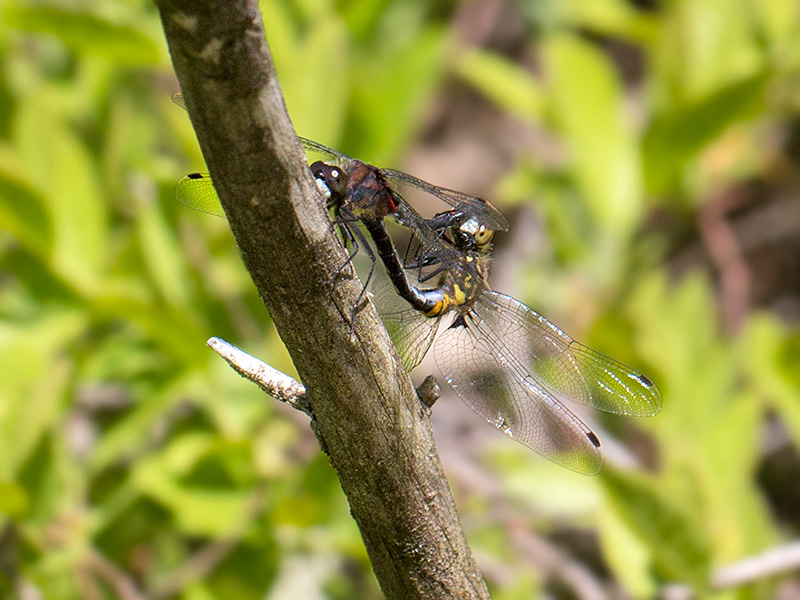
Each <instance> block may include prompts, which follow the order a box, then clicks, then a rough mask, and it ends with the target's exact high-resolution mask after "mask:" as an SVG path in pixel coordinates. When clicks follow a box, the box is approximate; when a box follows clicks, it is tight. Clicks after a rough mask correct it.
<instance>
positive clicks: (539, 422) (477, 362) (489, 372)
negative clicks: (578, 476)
mask: <svg viewBox="0 0 800 600" xmlns="http://www.w3.org/2000/svg"><path fill="white" fill-rule="evenodd" d="M434 354H435V357H436V363H437V365H438V366H439V369H440V370H441V371H442V374H443V375H444V377H445V379H447V382H448V383H449V384H450V385H451V386H452V387H453V389H454V390H455V391H456V393H457V394H458V395H459V396H460V397H461V399H462V400H464V402H466V403H467V405H468V406H469V407H470V408H471V409H472V410H474V411H475V412H476V413H478V414H479V415H481V416H482V417H483V418H485V419H486V420H487V421H488V422H489V423H491V424H492V425H494V426H495V427H497V428H498V429H500V430H501V431H503V432H504V433H506V434H507V435H509V436H510V437H512V438H513V439H515V440H516V441H518V442H520V443H521V444H524V445H525V446H528V447H529V448H530V449H532V450H534V451H535V452H538V453H539V454H541V455H542V456H544V457H545V458H548V459H550V460H552V461H553V462H556V463H558V464H560V465H563V466H565V467H567V468H569V469H572V470H573V471H577V472H579V473H585V474H587V475H593V474H595V473H597V472H598V471H599V470H600V467H602V465H603V455H602V454H601V452H600V442H599V440H598V439H597V436H595V434H594V433H592V431H591V430H590V429H589V428H588V427H587V426H586V425H585V424H584V423H583V422H582V421H581V420H580V419H579V418H578V417H576V416H575V415H574V414H573V413H572V412H571V411H570V410H569V409H567V408H566V407H565V406H564V405H563V404H561V402H559V401H558V400H557V399H556V398H555V397H553V396H552V395H551V394H550V393H549V392H547V390H545V389H544V388H543V387H541V386H540V385H539V383H538V382H537V381H536V380H535V379H534V378H533V377H531V376H529V375H528V374H527V373H525V370H524V369H523V367H522V365H521V364H520V363H519V362H518V361H517V360H516V359H515V358H514V356H513V354H511V353H510V351H509V349H508V348H507V347H506V345H505V344H504V340H503V339H502V338H501V337H499V336H498V334H497V333H495V332H494V331H493V329H492V328H491V327H490V326H489V324H488V323H487V322H486V321H484V319H483V318H482V317H481V315H480V314H479V313H478V312H476V311H474V310H473V311H471V312H470V313H468V314H466V315H463V316H460V317H459V318H457V319H456V320H455V322H454V323H453V325H451V326H450V327H449V328H448V329H446V330H445V331H443V332H442V333H441V334H440V335H439V337H438V339H437V340H436V343H435V345H434Z"/></svg>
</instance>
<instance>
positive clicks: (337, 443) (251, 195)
mask: <svg viewBox="0 0 800 600" xmlns="http://www.w3.org/2000/svg"><path fill="white" fill-rule="evenodd" d="M156 3H157V5H158V8H159V10H160V12H161V17H162V22H163V25H164V30H165V33H166V37H167V41H168V44H169V49H170V53H171V55H172V60H173V64H174V66H175V71H176V73H177V75H178V79H179V80H180V83H181V87H182V91H183V93H184V97H185V100H186V104H187V106H188V109H189V115H190V117H191V119H192V123H193V125H194V128H195V130H196V132H197V137H198V139H199V141H200V147H201V149H202V151H203V156H204V157H205V159H206V163H207V165H208V168H209V170H210V172H211V175H212V177H213V180H214V182H215V184H216V187H217V191H218V193H219V195H220V199H221V201H222V204H223V207H224V208H225V211H226V214H227V215H228V220H229V222H230V225H231V229H232V230H233V233H234V236H235V238H236V242H237V244H238V246H239V249H240V251H241V254H242V257H243V259H244V263H245V266H246V268H247V270H248V271H249V272H250V275H251V277H252V278H253V281H254V283H255V285H256V286H257V288H258V291H259V293H260V295H261V297H262V299H263V301H264V304H265V305H266V307H267V309H268V310H269V312H270V315H271V316H272V319H273V320H274V322H275V325H276V327H277V329H278V332H279V334H280V336H281V338H282V339H283V341H284V343H285V344H286V347H287V348H288V349H289V352H290V354H291V356H292V359H293V361H294V364H295V366H296V368H297V371H298V373H299V374H300V377H301V379H302V381H303V383H304V384H305V386H306V388H307V389H308V395H309V400H310V403H311V407H312V409H313V413H314V415H315V419H316V431H317V433H318V436H319V437H320V438H321V440H322V443H323V445H324V447H325V449H326V451H327V452H328V455H329V457H330V462H331V464H332V465H333V467H334V468H335V469H336V471H337V473H338V475H339V478H340V481H341V485H342V488H343V489H344V491H345V494H346V495H347V499H348V501H349V503H350V508H351V512H352V514H353V516H354V518H355V520H356V522H357V523H358V526H359V528H360V530H361V534H362V536H363V538H364V542H365V544H366V547H367V551H368V552H369V556H370V559H371V561H372V565H373V568H374V570H375V574H376V575H377V578H378V581H379V582H380V585H381V588H382V589H383V592H384V594H385V595H386V596H387V597H389V598H452V597H457V598H486V597H488V593H487V591H486V588H485V585H484V583H483V580H482V578H481V575H480V573H479V571H478V569H477V567H476V565H475V562H474V559H473V557H472V554H471V552H470V550H469V547H468V546H467V544H466V540H465V538H464V534H463V531H462V530H461V527H460V524H459V520H458V515H457V513H456V510H455V505H454V502H453V497H452V494H451V492H450V489H449V487H448V484H447V481H446V479H445V476H444V473H443V470H442V468H441V465H440V462H439V458H438V456H437V454H436V450H435V447H434V442H433V436H432V432H431V428H430V424H429V422H428V420H427V418H426V414H425V413H426V411H425V410H424V409H423V408H422V407H421V405H420V403H419V400H418V398H417V397H416V395H415V393H414V389H413V387H412V385H411V382H410V379H409V378H408V375H407V373H405V371H403V369H402V366H400V364H399V361H398V360H397V357H396V353H395V352H394V350H393V348H392V346H391V343H390V341H389V339H388V337H387V335H386V331H385V330H384V329H383V327H382V326H381V325H380V321H379V319H378V317H377V315H376V313H375V311H374V309H373V308H372V306H371V305H370V304H369V303H365V305H364V306H363V307H361V309H360V310H359V311H358V313H357V317H356V319H355V320H356V322H355V324H354V327H353V335H352V336H351V324H350V322H349V321H350V317H351V306H352V304H353V302H354V301H355V300H356V298H357V297H358V295H359V291H360V283H359V282H358V281H357V280H353V279H349V280H342V279H341V278H339V279H337V280H336V281H337V284H336V285H331V284H330V281H331V280H332V279H333V278H334V276H335V274H336V271H337V269H338V268H339V267H340V266H341V265H342V264H343V263H344V261H345V260H346V254H345V253H344V252H343V250H342V248H341V244H340V243H339V241H338V240H337V239H336V237H335V234H334V231H333V228H332V226H331V224H330V220H329V217H328V215H327V214H326V212H325V208H324V205H323V203H322V202H321V201H320V199H319V195H318V193H317V190H316V187H315V185H314V182H313V179H312V178H311V176H310V173H309V171H308V169H307V168H306V161H305V157H304V155H303V152H302V149H301V146H300V144H299V143H298V140H297V138H296V137H295V134H294V131H293V129H292V126H291V123H290V121H289V118H288V116H287V114H286V108H285V106H284V103H283V99H282V97H281V93H280V89H279V86H278V81H277V79H276V76H275V70H274V66H273V63H272V60H271V57H270V55H269V50H268V47H267V43H266V40H265V36H264V28H263V24H262V21H261V16H260V14H259V12H258V5H257V2H255V0H237V1H234V2H231V1H229V0H225V1H223V0H212V1H205V2H194V1H192V0H183V1H171V0H157V2H156ZM345 272H347V270H345Z"/></svg>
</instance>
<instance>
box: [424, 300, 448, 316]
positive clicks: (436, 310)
mask: <svg viewBox="0 0 800 600" xmlns="http://www.w3.org/2000/svg"><path fill="white" fill-rule="evenodd" d="M444 311H445V302H444V300H439V301H438V302H437V303H436V304H435V305H434V306H433V308H432V309H430V310H429V311H428V312H426V313H425V316H426V317H438V316H439V315H441V314H442V313H443V312H444Z"/></svg>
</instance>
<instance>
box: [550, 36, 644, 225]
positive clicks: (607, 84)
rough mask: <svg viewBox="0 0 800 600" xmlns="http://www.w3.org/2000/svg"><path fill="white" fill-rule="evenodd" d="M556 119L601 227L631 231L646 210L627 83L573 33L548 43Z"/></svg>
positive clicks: (584, 192) (593, 212)
mask: <svg viewBox="0 0 800 600" xmlns="http://www.w3.org/2000/svg"><path fill="white" fill-rule="evenodd" d="M542 56H543V59H544V62H545V68H546V72H547V78H548V86H549V88H550V99H551V106H550V110H551V111H552V112H553V114H554V116H555V120H556V124H557V126H558V128H559V130H560V133H561V135H562V136H563V137H564V140H565V143H566V144H567V147H568V149H569V152H570V160H571V169H572V172H573V175H574V177H575V179H576V181H577V183H578V186H579V187H580V190H581V192H582V194H583V196H584V198H585V199H586V202H587V204H588V206H589V210H590V211H591V214H592V216H593V218H594V220H595V222H596V223H597V224H598V226H599V227H601V228H603V229H605V230H606V231H607V232H611V233H614V234H616V235H622V236H627V235H629V234H630V232H631V230H632V229H633V227H634V225H635V224H636V223H637V221H638V219H639V215H640V214H641V211H642V182H641V164H640V157H639V152H638V147H637V142H636V138H635V136H634V132H633V128H632V127H631V125H630V121H629V119H626V117H625V112H624V106H623V96H622V89H621V83H620V81H619V78H618V76H617V74H616V73H615V71H614V69H613V68H612V67H611V65H610V64H609V61H608V59H607V58H606V57H605V56H604V55H603V54H601V53H600V51H599V50H597V49H595V48H594V47H593V46H591V45H589V44H588V43H586V42H584V41H581V40H580V39H579V38H577V37H574V36H568V35H552V36H549V37H547V38H545V40H544V42H543V52H542Z"/></svg>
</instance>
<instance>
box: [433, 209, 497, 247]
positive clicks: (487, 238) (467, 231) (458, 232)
mask: <svg viewBox="0 0 800 600" xmlns="http://www.w3.org/2000/svg"><path fill="white" fill-rule="evenodd" d="M445 237H446V238H447V239H448V240H449V241H450V243H451V244H453V245H454V246H455V247H456V248H458V249H459V250H462V251H472V252H477V253H479V254H486V253H488V252H489V251H490V250H491V249H492V238H493V237H494V229H489V228H488V227H486V225H484V224H483V223H480V222H478V220H477V219H475V218H474V217H470V218H469V219H467V220H466V221H464V222H462V223H460V224H458V223H456V224H453V225H452V226H450V227H448V228H447V229H446V230H445Z"/></svg>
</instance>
